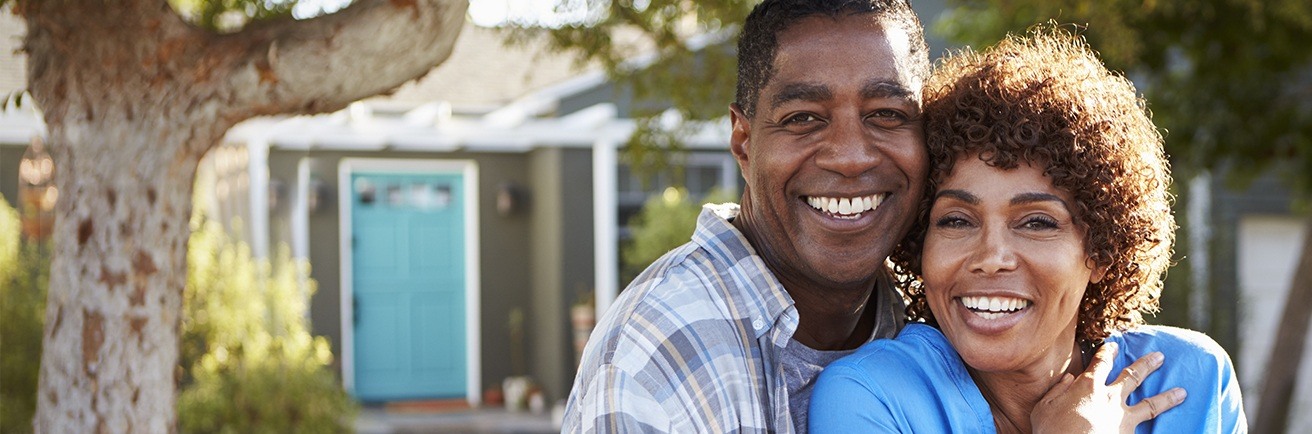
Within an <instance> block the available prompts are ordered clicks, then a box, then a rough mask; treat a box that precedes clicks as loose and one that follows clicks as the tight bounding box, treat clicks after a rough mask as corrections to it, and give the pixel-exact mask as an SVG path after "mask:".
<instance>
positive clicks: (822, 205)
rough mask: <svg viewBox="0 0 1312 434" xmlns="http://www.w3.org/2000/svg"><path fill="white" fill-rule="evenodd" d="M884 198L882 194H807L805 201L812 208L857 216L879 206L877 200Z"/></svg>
mask: <svg viewBox="0 0 1312 434" xmlns="http://www.w3.org/2000/svg"><path fill="white" fill-rule="evenodd" d="M883 199H884V195H882V194H872V195H869V196H861V197H844V198H837V197H820V196H808V197H807V198H806V203H807V204H808V205H811V207H812V208H815V209H818V210H820V211H824V212H827V213H830V214H834V215H836V216H845V217H851V216H859V215H861V213H863V212H866V211H872V210H874V209H875V208H878V207H879V202H881V201H882V200H883Z"/></svg>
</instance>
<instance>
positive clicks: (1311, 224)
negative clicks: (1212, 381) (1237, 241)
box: [1253, 217, 1312, 433]
mask: <svg viewBox="0 0 1312 434" xmlns="http://www.w3.org/2000/svg"><path fill="white" fill-rule="evenodd" d="M1303 228H1304V229H1303V249H1302V254H1301V256H1300V257H1299V259H1298V263H1297V264H1298V265H1297V267H1295V268H1294V280H1293V282H1291V283H1290V287H1289V296H1288V297H1287V298H1286V299H1285V312H1284V314H1282V315H1281V316H1280V328H1279V329H1277V330H1276V339H1275V343H1274V344H1273V345H1272V346H1271V356H1270V357H1269V358H1267V361H1266V369H1265V370H1263V372H1266V379H1265V380H1263V383H1262V395H1261V399H1260V400H1259V401H1258V405H1259V406H1260V407H1259V408H1258V410H1257V418H1256V420H1255V421H1254V424H1253V432H1259V433H1283V432H1286V431H1287V430H1288V426H1289V405H1290V403H1291V401H1293V398H1294V386H1296V385H1298V369H1299V367H1300V366H1302V364H1303V350H1304V347H1305V346H1306V344H1307V337H1308V336H1307V331H1308V321H1309V319H1312V217H1308V219H1307V221H1306V223H1305V224H1304V225H1303Z"/></svg>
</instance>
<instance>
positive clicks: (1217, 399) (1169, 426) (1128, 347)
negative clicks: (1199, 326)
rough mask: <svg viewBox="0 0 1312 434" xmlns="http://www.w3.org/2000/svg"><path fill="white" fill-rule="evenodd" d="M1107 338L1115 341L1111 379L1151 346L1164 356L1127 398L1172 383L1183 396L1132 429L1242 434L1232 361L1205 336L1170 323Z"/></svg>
mask: <svg viewBox="0 0 1312 434" xmlns="http://www.w3.org/2000/svg"><path fill="white" fill-rule="evenodd" d="M1110 339H1115V340H1120V341H1122V342H1121V343H1120V345H1121V348H1122V354H1119V355H1117V357H1116V363H1115V365H1114V368H1113V369H1112V374H1111V375H1110V376H1109V377H1108V382H1111V381H1113V380H1115V379H1116V377H1117V376H1118V375H1120V373H1121V371H1122V370H1123V369H1125V367H1127V366H1129V365H1130V364H1131V363H1134V361H1135V360H1137V359H1138V358H1139V357H1142V356H1144V355H1147V354H1148V353H1151V352H1153V351H1161V352H1162V354H1163V355H1165V356H1166V360H1165V362H1164V363H1163V364H1162V367H1161V368H1159V369H1158V370H1157V372H1154V373H1153V374H1151V375H1149V376H1148V377H1147V378H1145V379H1144V383H1143V385H1142V386H1140V387H1139V389H1137V390H1135V391H1134V392H1133V393H1131V394H1130V397H1129V399H1127V401H1126V403H1127V404H1129V405H1136V404H1138V403H1139V402H1140V401H1142V400H1143V399H1145V398H1148V397H1151V396H1156V395H1157V394H1160V393H1163V392H1166V391H1167V390H1170V389H1172V388H1175V387H1181V388H1184V390H1185V393H1187V395H1188V396H1186V397H1185V400H1184V402H1183V403H1181V404H1180V405H1179V406H1176V407H1175V408H1172V409H1170V410H1167V411H1165V412H1163V413H1162V414H1160V415H1158V416H1157V418H1156V419H1154V420H1150V421H1147V422H1144V423H1142V424H1140V425H1139V426H1138V427H1137V428H1136V429H1135V432H1136V433H1138V434H1147V433H1181V432H1188V433H1246V432H1248V419H1247V417H1246V416H1245V415H1244V406H1243V397H1242V395H1241V393H1240V391H1239V382H1238V380H1237V378H1236V376H1235V370H1234V364H1233V363H1231V361H1230V356H1229V355H1228V354H1226V352H1225V349H1223V348H1221V346H1220V345H1219V344H1217V343H1216V341H1214V340H1212V339H1211V338H1210V337H1208V336H1207V335H1204V334H1202V333H1198V332H1195V331H1190V330H1185V329H1178V328H1173V327H1161V326H1146V327H1140V328H1138V329H1136V330H1134V331H1130V332H1126V333H1124V334H1123V335H1119V336H1114V337H1112V338H1110Z"/></svg>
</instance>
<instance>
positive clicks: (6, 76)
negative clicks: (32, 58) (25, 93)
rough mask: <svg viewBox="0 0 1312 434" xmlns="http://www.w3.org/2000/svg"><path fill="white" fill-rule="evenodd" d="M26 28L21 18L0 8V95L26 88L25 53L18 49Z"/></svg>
mask: <svg viewBox="0 0 1312 434" xmlns="http://www.w3.org/2000/svg"><path fill="white" fill-rule="evenodd" d="M26 30H27V24H25V23H23V19H22V18H19V17H17V16H15V15H14V14H13V12H10V11H9V8H3V9H0V97H3V96H4V95H8V94H9V93H10V92H13V91H16V90H19V89H25V88H27V54H25V53H22V52H20V51H18V50H19V49H20V48H22V47H23V34H24V33H26Z"/></svg>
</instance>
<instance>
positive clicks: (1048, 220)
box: [1021, 215, 1058, 229]
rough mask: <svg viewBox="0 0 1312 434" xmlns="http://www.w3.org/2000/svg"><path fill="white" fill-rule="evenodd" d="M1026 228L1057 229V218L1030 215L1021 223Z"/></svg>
mask: <svg viewBox="0 0 1312 434" xmlns="http://www.w3.org/2000/svg"><path fill="white" fill-rule="evenodd" d="M1021 227H1023V228H1025V229H1056V228H1057V227H1058V224H1057V219H1054V218H1052V217H1048V216H1043V215H1036V216H1030V217H1028V218H1026V219H1025V221H1024V222H1022V223H1021Z"/></svg>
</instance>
